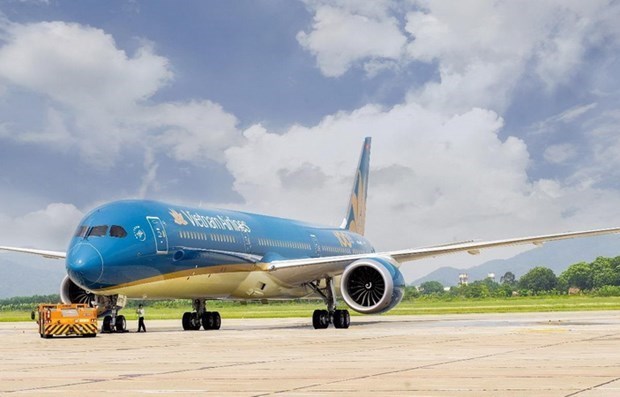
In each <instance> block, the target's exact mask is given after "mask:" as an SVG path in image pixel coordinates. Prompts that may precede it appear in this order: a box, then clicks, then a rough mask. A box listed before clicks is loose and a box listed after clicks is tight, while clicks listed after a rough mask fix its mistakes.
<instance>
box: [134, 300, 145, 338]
mask: <svg viewBox="0 0 620 397" xmlns="http://www.w3.org/2000/svg"><path fill="white" fill-rule="evenodd" d="M136 313H137V314H138V332H140V330H142V331H144V332H146V327H145V326H144V308H143V307H142V305H138V310H136Z"/></svg>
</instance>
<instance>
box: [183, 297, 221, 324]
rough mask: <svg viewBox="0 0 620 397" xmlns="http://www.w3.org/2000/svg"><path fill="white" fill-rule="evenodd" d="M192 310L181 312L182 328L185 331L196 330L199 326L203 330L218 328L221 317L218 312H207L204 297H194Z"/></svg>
mask: <svg viewBox="0 0 620 397" xmlns="http://www.w3.org/2000/svg"><path fill="white" fill-rule="evenodd" d="M193 306H194V310H195V311H193V312H185V313H183V320H182V322H183V329H184V330H186V331H198V330H199V329H200V326H202V328H204V329H205V330H208V329H220V326H221V325H222V318H221V317H220V313H218V312H208V311H207V303H206V301H205V300H204V299H194V302H193Z"/></svg>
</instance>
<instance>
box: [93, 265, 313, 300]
mask: <svg viewBox="0 0 620 397" xmlns="http://www.w3.org/2000/svg"><path fill="white" fill-rule="evenodd" d="M99 293H100V294H105V295H112V294H120V295H125V296H127V297H128V298H134V299H195V298H211V299H242V300H243V299H248V300H253V299H289V298H302V297H306V296H308V295H310V294H311V293H312V291H311V290H310V289H308V288H306V287H293V288H291V287H287V286H284V285H281V284H280V283H278V282H277V281H276V280H274V279H273V278H272V277H270V275H269V274H268V273H266V272H264V271H252V272H232V273H210V274H197V275H192V276H187V277H176V278H169V279H158V280H149V281H145V282H144V283H139V284H135V285H128V286H119V287H118V288H108V289H106V290H105V292H99Z"/></svg>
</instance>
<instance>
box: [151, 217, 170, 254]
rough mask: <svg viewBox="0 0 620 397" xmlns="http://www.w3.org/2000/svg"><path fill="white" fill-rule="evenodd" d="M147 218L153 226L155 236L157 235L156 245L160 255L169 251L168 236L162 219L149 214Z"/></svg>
mask: <svg viewBox="0 0 620 397" xmlns="http://www.w3.org/2000/svg"><path fill="white" fill-rule="evenodd" d="M146 220H147V221H148V222H149V225H150V226H151V230H152V231H153V236H154V237H155V247H156V249H157V254H158V255H163V254H167V253H168V236H167V235H166V229H165V228H164V225H163V223H162V222H161V220H160V219H159V218H158V217H156V216H147V217H146Z"/></svg>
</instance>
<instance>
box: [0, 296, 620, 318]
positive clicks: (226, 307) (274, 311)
mask: <svg viewBox="0 0 620 397" xmlns="http://www.w3.org/2000/svg"><path fill="white" fill-rule="evenodd" d="M208 307H209V310H217V311H219V312H220V314H221V315H222V318H283V317H310V316H311V315H312V311H313V310H314V309H317V308H323V303H322V302H319V301H307V302H272V303H269V304H267V305H264V304H260V303H256V302H251V303H248V304H247V305H242V304H240V303H238V302H209V303H208ZM619 309H620V297H615V296H614V297H599V296H586V295H583V296H567V295H560V296H540V297H511V298H487V299H464V298H454V299H451V300H450V299H446V298H423V299H416V300H411V301H405V302H402V303H401V304H400V305H398V306H397V307H395V308H394V309H392V310H391V311H390V312H389V313H388V314H392V315H406V314H410V315H425V314H460V313H516V312H547V311H586V310H619ZM190 310H191V306H190V304H189V302H184V301H176V302H172V303H165V302H164V303H160V302H154V303H153V304H152V305H148V303H147V306H146V318H147V319H152V320H154V319H180V318H181V316H182V315H183V312H186V311H190ZM122 313H123V314H124V315H125V316H126V317H127V320H136V314H135V309H134V308H126V309H125V310H123V311H122ZM351 314H352V315H356V314H357V313H355V312H351ZM10 321H30V312H29V311H15V310H12V311H0V322H10Z"/></svg>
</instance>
